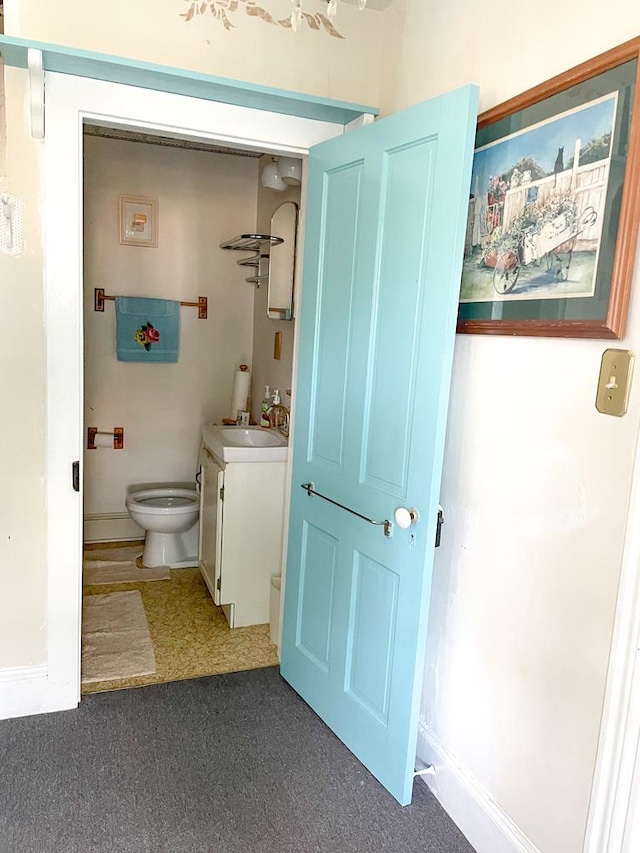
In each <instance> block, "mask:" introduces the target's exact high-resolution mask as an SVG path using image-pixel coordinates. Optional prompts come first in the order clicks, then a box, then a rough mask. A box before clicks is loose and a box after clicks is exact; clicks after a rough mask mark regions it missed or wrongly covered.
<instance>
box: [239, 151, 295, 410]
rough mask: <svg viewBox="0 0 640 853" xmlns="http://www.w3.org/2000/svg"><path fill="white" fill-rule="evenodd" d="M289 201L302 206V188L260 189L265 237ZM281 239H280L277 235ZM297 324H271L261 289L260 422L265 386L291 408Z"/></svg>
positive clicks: (254, 380)
mask: <svg viewBox="0 0 640 853" xmlns="http://www.w3.org/2000/svg"><path fill="white" fill-rule="evenodd" d="M270 160H271V158H270V157H269V155H265V156H264V157H263V158H262V159H261V160H260V169H262V168H263V167H264V166H265V164H266V163H268V162H270ZM285 201H294V202H296V204H298V205H299V204H300V187H289V188H288V189H286V190H284V191H283V192H279V191H278V190H270V189H268V188H266V187H263V186H262V184H259V186H258V222H257V229H258V232H259V233H261V234H269V233H270V223H271V216H272V215H273V212H274V210H276V208H277V207H279V206H280V205H281V204H283V203H284V202H285ZM276 236H277V235H276ZM295 323H296V321H295V319H294V320H270V319H269V318H268V317H267V285H266V284H264V285H261V286H260V287H259V288H257V290H256V293H255V301H254V316H253V375H252V377H251V411H252V415H253V417H254V418H255V419H256V420H257V421H258V422H259V420H260V408H261V404H262V398H263V397H264V386H265V385H269V386H270V388H271V391H272V392H273V390H274V389H275V388H278V389H279V390H280V396H281V399H282V404H283V405H284V406H286V407H287V408H290V406H291V399H290V397H288V396H287V395H286V393H285V391H286V390H287V389H291V381H292V370H293V335H294V328H295ZM276 332H280V333H281V334H282V358H281V359H280V360H279V361H278V360H276V359H274V357H273V342H274V335H275V333H276Z"/></svg>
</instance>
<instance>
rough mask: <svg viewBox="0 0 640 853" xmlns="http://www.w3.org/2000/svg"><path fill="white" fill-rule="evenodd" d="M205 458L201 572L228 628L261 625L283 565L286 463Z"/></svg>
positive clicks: (201, 517)
mask: <svg viewBox="0 0 640 853" xmlns="http://www.w3.org/2000/svg"><path fill="white" fill-rule="evenodd" d="M204 457H205V459H204V464H203V467H202V492H201V512H200V535H201V544H200V571H201V572H202V576H203V578H204V580H205V583H206V584H207V587H208V588H209V592H210V593H211V595H212V597H213V600H214V601H215V603H216V604H219V605H221V606H222V609H223V610H224V614H225V616H226V617H227V621H228V622H229V627H231V628H242V627H244V626H246V625H260V624H263V623H265V622H268V621H269V592H270V584H271V575H274V574H280V569H281V562H282V529H283V513H284V493H285V474H286V462H228V463H226V464H225V463H224V462H222V461H221V460H219V459H217V458H216V457H215V456H214V455H212V454H211V453H210V452H209V451H208V450H207V451H206V452H205V454H204Z"/></svg>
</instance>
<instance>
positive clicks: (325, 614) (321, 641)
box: [296, 522, 338, 672]
mask: <svg viewBox="0 0 640 853" xmlns="http://www.w3.org/2000/svg"><path fill="white" fill-rule="evenodd" d="M337 551H338V540H337V539H336V538H335V537H334V536H331V535H329V534H328V533H326V532H325V531H323V530H320V529H319V528H318V527H315V526H314V525H312V524H308V523H306V522H305V525H304V531H303V539H302V555H301V560H300V599H299V603H298V614H299V618H298V630H297V634H296V645H297V647H298V648H299V649H300V650H301V651H303V652H304V653H305V654H306V655H307V656H308V657H309V658H310V660H311V661H313V662H314V663H315V664H316V665H317V666H319V667H321V668H322V669H323V670H324V671H325V672H327V671H328V667H329V639H330V636H331V620H332V604H333V585H334V579H335V571H336V557H337Z"/></svg>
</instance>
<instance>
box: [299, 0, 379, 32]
mask: <svg viewBox="0 0 640 853" xmlns="http://www.w3.org/2000/svg"><path fill="white" fill-rule="evenodd" d="M302 3H303V0H291V4H292V6H293V12H292V13H291V27H292V28H293V29H294V30H297V29H298V28H299V26H300V24H301V23H302ZM325 3H326V4H327V15H328V17H329V19H330V20H331V21H333V19H334V18H335V16H336V14H337V12H338V0H325ZM366 5H367V0H358V9H360V11H362V10H363V9H364V8H365V6H366Z"/></svg>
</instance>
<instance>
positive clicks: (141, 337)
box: [133, 320, 160, 352]
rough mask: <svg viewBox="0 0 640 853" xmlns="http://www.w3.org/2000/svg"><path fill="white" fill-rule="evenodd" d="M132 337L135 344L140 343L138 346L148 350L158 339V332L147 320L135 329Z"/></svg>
mask: <svg viewBox="0 0 640 853" xmlns="http://www.w3.org/2000/svg"><path fill="white" fill-rule="evenodd" d="M133 337H134V339H135V342H136V343H137V344H140V346H142V347H144V348H145V349H146V351H147V352H149V350H150V349H151V347H152V345H153V344H157V343H158V341H159V340H160V332H159V331H158V330H157V329H156V328H155V327H154V326H152V325H151V323H150V322H149V321H148V320H147V322H146V323H144V324H143V325H142V326H140V328H139V329H136V331H135V333H134V335H133Z"/></svg>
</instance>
